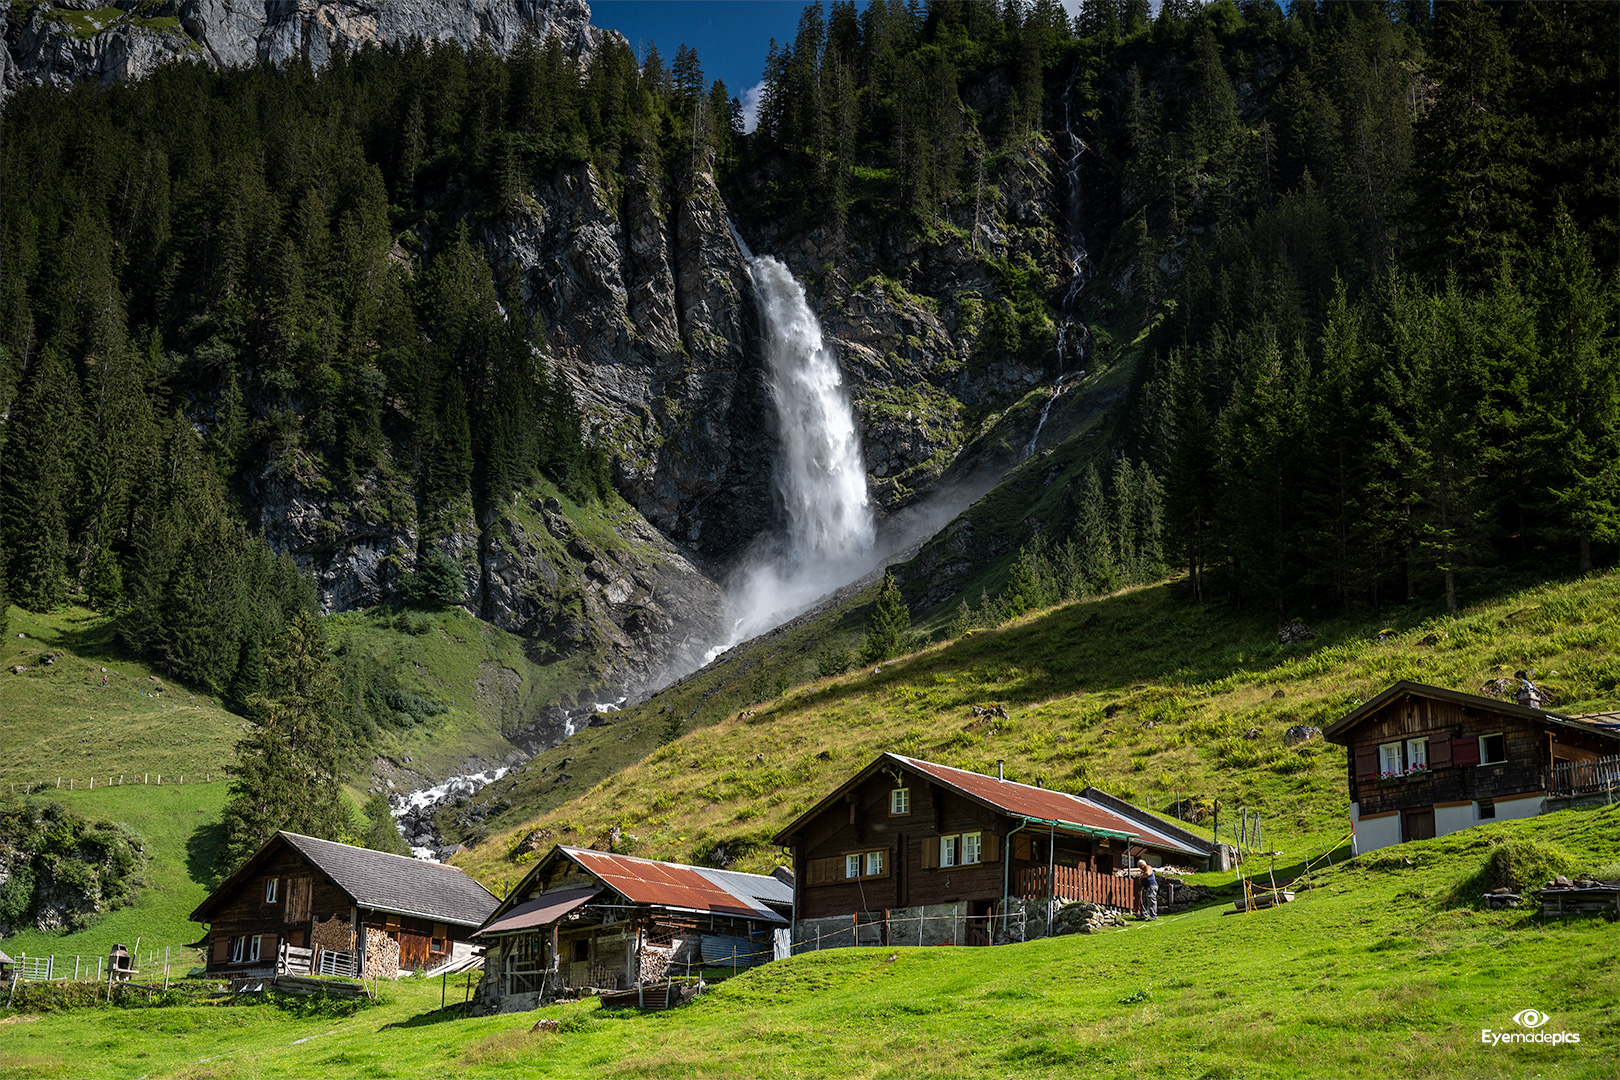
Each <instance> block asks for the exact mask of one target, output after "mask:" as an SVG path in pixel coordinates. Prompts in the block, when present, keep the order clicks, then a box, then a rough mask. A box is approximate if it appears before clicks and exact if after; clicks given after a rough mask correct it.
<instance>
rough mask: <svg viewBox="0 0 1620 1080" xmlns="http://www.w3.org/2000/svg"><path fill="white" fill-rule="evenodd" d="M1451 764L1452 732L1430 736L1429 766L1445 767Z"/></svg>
mask: <svg viewBox="0 0 1620 1080" xmlns="http://www.w3.org/2000/svg"><path fill="white" fill-rule="evenodd" d="M1450 764H1451V732H1449V731H1442V732H1440V733H1439V734H1438V735H1430V736H1429V768H1431V769H1443V768H1446V767H1447V766H1449V765H1450Z"/></svg>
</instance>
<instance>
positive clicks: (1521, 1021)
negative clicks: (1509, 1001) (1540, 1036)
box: [1513, 1009, 1552, 1028]
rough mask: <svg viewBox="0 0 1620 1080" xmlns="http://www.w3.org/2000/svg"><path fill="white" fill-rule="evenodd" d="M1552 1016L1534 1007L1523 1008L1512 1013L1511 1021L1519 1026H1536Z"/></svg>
mask: <svg viewBox="0 0 1620 1080" xmlns="http://www.w3.org/2000/svg"><path fill="white" fill-rule="evenodd" d="M1551 1019H1552V1017H1550V1016H1548V1015H1547V1014H1546V1013H1544V1012H1540V1011H1538V1010H1536V1009H1523V1010H1520V1011H1519V1012H1516V1013H1514V1014H1513V1022H1514V1023H1515V1024H1518V1025H1519V1026H1520V1027H1527V1028H1538V1027H1540V1026H1541V1025H1542V1024H1545V1023H1546V1022H1547V1021H1549V1020H1551Z"/></svg>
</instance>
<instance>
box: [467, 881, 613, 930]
mask: <svg viewBox="0 0 1620 1080" xmlns="http://www.w3.org/2000/svg"><path fill="white" fill-rule="evenodd" d="M601 891H602V889H601V887H600V886H597V885H583V886H577V887H575V888H572V889H558V890H557V891H556V892H552V893H545V894H543V895H541V896H537V897H535V898H534V899H533V900H525V901H524V902H523V903H521V904H519V905H517V906H516V907H514V908H513V909H512V910H511V911H508V912H507V913H506V914H505V915H502V916H501V917H500V918H499V919H496V920H495V921H494V922H492V923H490V924H489V925H488V926H486V927H484V928H483V929H482V930H480V931H478V933H477V934H475V935H474V936H475V937H478V936H482V935H484V934H500V933H504V932H506V931H509V930H532V929H534V928H535V927H537V926H549V925H551V924H552V923H554V922H556V921H557V920H558V919H560V918H562V917H563V916H564V915H567V914H568V913H569V912H570V911H573V910H574V909H575V908H577V907H579V906H581V905H582V904H585V903H586V902H587V901H589V900H590V899H591V898H592V897H594V896H596V895H597V894H598V893H600V892H601Z"/></svg>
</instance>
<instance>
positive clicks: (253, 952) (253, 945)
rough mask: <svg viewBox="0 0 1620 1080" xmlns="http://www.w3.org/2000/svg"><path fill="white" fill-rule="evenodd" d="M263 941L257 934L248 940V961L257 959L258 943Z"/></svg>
mask: <svg viewBox="0 0 1620 1080" xmlns="http://www.w3.org/2000/svg"><path fill="white" fill-rule="evenodd" d="M263 940H264V938H262V937H260V936H259V935H257V934H255V935H254V936H253V937H252V938H250V939H249V941H250V944H249V947H248V953H249V956H248V959H249V960H257V959H258V958H259V943H260V942H261V941H263Z"/></svg>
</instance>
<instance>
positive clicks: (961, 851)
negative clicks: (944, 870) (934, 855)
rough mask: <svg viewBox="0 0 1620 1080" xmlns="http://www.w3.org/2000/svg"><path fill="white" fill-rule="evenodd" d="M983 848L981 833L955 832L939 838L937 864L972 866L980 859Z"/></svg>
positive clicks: (943, 865) (982, 835)
mask: <svg viewBox="0 0 1620 1080" xmlns="http://www.w3.org/2000/svg"><path fill="white" fill-rule="evenodd" d="M983 850H984V834H983V833H976V832H970V833H956V834H954V835H952V836H942V837H940V838H939V865H940V866H941V867H946V866H973V865H975V864H976V863H978V862H979V861H980V858H981V852H982V851H983Z"/></svg>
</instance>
